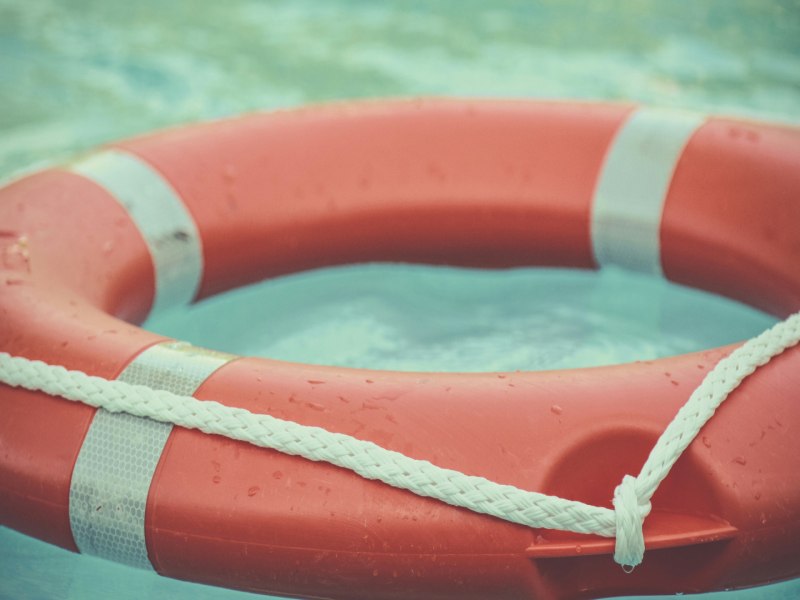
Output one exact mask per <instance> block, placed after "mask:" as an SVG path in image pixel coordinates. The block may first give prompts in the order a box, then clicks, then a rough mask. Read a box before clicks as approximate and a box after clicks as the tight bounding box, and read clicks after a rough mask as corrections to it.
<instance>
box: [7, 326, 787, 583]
mask: <svg viewBox="0 0 800 600" xmlns="http://www.w3.org/2000/svg"><path fill="white" fill-rule="evenodd" d="M798 342H800V313H798V314H795V315H793V316H792V317H790V318H789V319H787V320H786V321H784V322H782V323H779V324H777V325H775V326H774V327H773V328H772V329H770V330H768V331H766V332H764V333H762V334H761V335H759V336H758V337H756V338H754V339H752V340H750V341H749V342H747V343H745V344H744V345H743V346H741V347H739V348H738V349H737V350H735V351H734V352H733V353H732V354H731V355H730V356H728V357H727V358H725V359H723V360H721V361H720V362H719V364H718V365H717V366H716V367H715V368H714V369H713V370H712V371H710V372H709V373H708V375H707V376H706V378H705V379H704V380H703V382H702V384H701V385H700V386H699V387H698V388H697V389H696V390H695V391H694V393H693V394H692V395H691V397H690V398H689V401H688V402H687V403H686V405H684V406H683V407H682V408H681V409H680V410H679V411H678V413H677V415H676V416H675V418H674V420H673V421H672V422H671V423H670V424H669V426H668V427H667V428H666V430H665V431H664V433H663V434H662V436H661V437H660V438H659V440H658V442H657V443H656V445H655V447H654V448H653V450H652V452H651V453H650V456H649V457H648V459H647V461H646V462H645V464H644V466H643V468H642V471H641V474H640V475H639V476H638V477H632V476H630V475H626V476H625V478H624V479H623V481H622V483H621V484H620V485H619V486H618V487H617V489H616V491H615V494H614V510H611V509H608V508H602V507H597V506H591V505H588V504H584V503H582V502H575V501H572V500H565V499H563V498H558V497H555V496H548V495H546V494H540V493H538V492H531V491H526V490H521V489H519V488H516V487H514V486H510V485H503V484H498V483H495V482H492V481H489V480H487V479H484V478H483V477H475V476H471V475H466V474H464V473H461V472H458V471H454V470H451V469H444V468H441V467H437V466H435V465H433V464H431V463H429V462H428V461H425V460H416V459H413V458H409V457H407V456H405V455H403V454H400V453H398V452H394V451H392V450H387V449H385V448H381V447H380V446H377V445H376V444H373V443H372V442H367V441H363V440H358V439H356V438H353V437H351V436H348V435H343V434H339V433H332V432H329V431H326V430H324V429H321V428H319V427H310V426H305V425H299V424H297V423H294V422H291V421H285V420H282V419H277V418H275V417H272V416H269V415H261V414H255V413H251V412H249V411H247V410H245V409H241V408H231V407H227V406H224V405H222V404H220V403H218V402H214V401H200V400H197V399H195V398H192V397H191V396H179V395H176V394H172V393H170V392H167V391H163V390H153V389H151V388H148V387H144V386H137V385H131V384H128V383H124V382H121V381H108V380H106V379H103V378H100V377H95V376H92V375H87V374H85V373H82V372H80V371H70V370H67V369H65V368H64V367H60V366H52V365H48V364H45V363H43V362H41V361H32V360H28V359H26V358H22V357H15V356H11V355H9V354H7V353H3V352H0V382H3V383H5V384H7V385H10V386H13V387H21V388H25V389H28V390H32V391H41V392H44V393H46V394H49V395H52V396H59V397H61V398H65V399H67V400H73V401H79V402H83V403H85V404H88V405H90V406H95V407H101V408H104V409H105V410H108V411H111V412H126V413H130V414H132V415H136V416H139V417H147V418H150V419H154V420H157V421H164V422H169V423H174V424H175V425H179V426H181V427H186V428H189V429H199V430H200V431H204V432H205V433H210V434H216V435H221V436H225V437H227V438H230V439H235V440H241V441H244V442H248V443H250V444H253V445H255V446H260V447H263V448H271V449H274V450H278V451H279V452H283V453H286V454H291V455H296V456H302V457H303V458H306V459H309V460H313V461H322V462H327V463H330V464H333V465H336V466H338V467H343V468H345V469H349V470H351V471H354V472H355V473H357V474H358V475H360V476H362V477H364V478H366V479H375V480H379V481H382V482H384V483H386V484H388V485H391V486H394V487H397V488H401V489H405V490H408V491H411V492H413V493H415V494H418V495H420V496H427V497H430V498H436V499H438V500H441V501H443V502H446V503H448V504H451V505H454V506H459V507H462V508H468V509H470V510H473V511H475V512H479V513H484V514H487V515H492V516H495V517H499V518H501V519H505V520H507V521H511V522H513V523H519V524H522V525H527V526H529V527H535V528H544V529H560V530H565V531H573V532H577V533H594V534H597V535H600V536H604V537H616V550H615V554H614V559H615V560H616V561H617V562H618V563H619V564H621V565H623V566H625V567H628V568H632V567H634V566H635V565H638V564H639V563H640V562H641V561H642V557H643V555H644V538H643V535H642V523H643V521H644V519H645V518H646V517H647V515H648V514H649V513H650V499H651V498H652V496H653V494H654V493H655V491H656V489H657V488H658V485H659V484H660V483H661V481H662V480H663V479H664V478H665V477H666V476H667V474H668V473H669V470H670V469H671V468H672V465H673V464H674V463H675V461H676V460H677V459H678V457H679V456H680V455H681V453H682V452H683V451H684V450H685V449H686V447H687V446H688V445H689V444H690V443H691V441H692V440H693V439H694V437H695V436H696V435H697V433H698V432H699V431H700V429H701V428H702V427H703V425H704V424H705V423H706V421H707V420H708V419H709V418H711V416H712V415H713V414H714V411H715V410H716V409H717V407H718V406H719V405H720V404H721V403H722V402H723V401H724V400H725V398H726V397H727V396H728V395H729V394H730V393H731V392H732V391H733V390H734V389H735V388H736V387H737V386H738V385H739V384H740V383H741V382H742V380H743V379H744V378H745V377H747V376H748V375H750V374H751V373H753V371H755V370H756V369H757V368H758V367H760V366H761V365H764V364H766V363H767V362H768V361H769V360H770V359H771V358H772V357H774V356H776V355H778V354H780V353H781V352H783V351H784V350H785V349H787V348H789V347H791V346H794V345H796V344H797V343H798Z"/></svg>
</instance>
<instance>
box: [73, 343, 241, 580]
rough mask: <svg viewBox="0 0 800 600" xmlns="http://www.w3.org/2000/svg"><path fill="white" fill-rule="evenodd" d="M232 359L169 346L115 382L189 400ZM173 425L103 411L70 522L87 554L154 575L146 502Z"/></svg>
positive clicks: (79, 472) (149, 352) (77, 475)
mask: <svg viewBox="0 0 800 600" xmlns="http://www.w3.org/2000/svg"><path fill="white" fill-rule="evenodd" d="M234 358H235V356H233V355H230V354H223V353H221V352H214V351H211V350H205V349H203V348H197V347H195V346H192V345H191V344H187V343H185V342H174V341H173V342H164V343H162V344H158V345H156V346H151V347H150V348H148V349H146V350H145V351H143V352H142V353H141V354H139V356H137V357H136V358H135V359H134V360H133V361H132V362H131V363H130V364H129V365H128V366H127V367H126V368H125V370H123V371H122V373H120V375H119V377H117V379H118V380H119V381H124V382H126V383H131V384H136V385H145V386H147V387H150V388H153V389H160V390H167V391H170V392H173V393H175V394H181V395H192V394H194V392H195V391H196V390H197V388H198V387H199V386H200V384H202V383H203V382H204V381H205V380H206V379H207V378H208V377H209V375H211V374H212V373H213V372H214V371H216V370H217V369H218V368H220V367H221V366H222V365H224V364H225V363H227V362H229V361H230V360H232V359H234ZM171 431H172V424H170V423H160V422H158V421H153V420H150V419H145V418H141V417H134V416H132V415H129V414H126V413H110V412H108V411H106V410H103V409H99V410H98V411H97V412H96V413H95V416H94V419H93V420H92V424H91V426H90V427H89V430H88V431H87V432H86V437H85V438H84V441H83V445H82V446H81V450H80V452H79V453H78V459H77V461H76V462H75V467H74V469H73V472H72V481H71V482H70V489H69V520H70V526H71V527H72V536H73V538H74V539H75V544H76V545H77V546H78V549H79V550H80V551H81V552H82V553H84V554H93V555H95V556H101V557H103V558H107V559H110V560H113V561H116V562H121V563H125V564H128V565H131V566H134V567H140V568H145V569H152V568H153V567H152V564H151V563H150V559H149V557H148V553H147V543H146V539H145V511H146V509H147V496H148V493H149V491H150V484H151V482H152V480H153V474H154V473H155V470H156V466H157V465H158V461H159V459H160V458H161V453H162V451H163V449H164V446H165V444H166V443H167V439H168V438H169V434H170V432H171Z"/></svg>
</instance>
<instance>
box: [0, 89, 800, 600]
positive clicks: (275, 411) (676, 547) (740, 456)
mask: <svg viewBox="0 0 800 600" xmlns="http://www.w3.org/2000/svg"><path fill="white" fill-rule="evenodd" d="M798 194H800V131H798V130H796V129H792V128H789V127H781V126H772V125H764V124H755V123H743V122H739V121H735V120H729V119H722V118H700V117H697V116H693V115H683V114H674V113H667V112H661V111H652V110H648V109H637V108H635V107H632V106H618V105H595V104H580V103H536V102H502V101H452V100H425V101H391V102H373V103H361V104H342V105H335V106H329V107H318V108H311V109H305V110H297V111H289V112H280V113H274V114H264V115H252V116H247V117H244V118H241V119H236V120H231V121H224V122H218V123H212V124H207V125H199V126H195V127H189V128H185V129H177V130H174V131H168V132H164V133H157V134H154V135H151V136H146V137H143V138H139V139H135V140H131V141H125V142H121V143H118V144H114V145H112V146H110V147H109V148H107V149H104V150H102V151H100V152H99V153H97V154H95V155H92V156H89V157H86V158H84V159H81V160H80V161H77V162H76V163H74V164H72V165H69V166H67V167H65V168H61V169H50V170H47V171H43V172H40V173H36V174H33V175H30V176H27V177H25V178H22V179H20V180H18V181H15V182H13V183H11V184H9V185H8V186H7V187H5V188H3V189H0V257H2V263H0V315H1V316H2V318H0V350H2V351H4V352H8V353H10V354H15V355H20V356H24V357H27V358H31V359H38V360H43V361H45V362H49V363H54V364H61V365H64V366H66V367H67V368H70V369H77V370H81V371H85V372H87V373H90V374H94V375H99V376H102V377H105V378H109V379H114V378H122V379H126V380H128V381H132V382H146V383H149V384H151V385H154V386H161V387H167V388H169V389H172V390H173V391H175V390H177V391H180V392H181V393H187V394H194V395H195V396H196V397H197V398H199V399H201V400H202V399H215V400H217V401H220V402H223V403H225V404H227V405H229V406H241V407H244V408H247V409H249V410H250V411H252V412H256V413H268V414H272V415H274V416H278V417H280V418H283V419H286V420H291V421H296V422H298V423H301V424H308V425H316V426H319V427H323V428H325V429H328V430H330V431H335V432H341V433H346V434H349V435H352V436H355V437H357V438H360V439H364V440H370V441H373V442H375V443H377V444H379V445H380V446H383V447H386V448H390V449H394V450H397V451H400V452H402V453H404V454H406V455H409V456H412V457H415V458H420V459H426V460H429V461H431V462H433V463H435V464H437V465H440V466H444V467H448V468H452V469H457V470H459V471H463V472H465V473H468V474H473V475H481V476H484V477H487V478H490V479H492V480H494V481H499V482H502V483H508V484H512V485H515V486H518V487H521V488H524V489H528V490H537V491H543V492H546V493H550V494H554V495H558V496H562V497H564V498H569V499H574V500H580V501H584V502H587V503H590V504H595V505H601V506H610V502H611V498H612V496H613V490H614V487H615V486H616V485H617V484H618V483H619V481H620V480H621V478H622V476H623V475H624V474H626V473H631V472H636V471H638V468H639V467H640V466H641V464H642V462H643V461H644V458H645V457H646V455H647V452H648V451H649V449H650V448H651V447H652V445H653V442H654V441H655V439H656V438H658V436H659V435H660V433H661V431H662V430H663V429H664V427H665V425H666V424H667V423H668V422H669V421H670V419H671V418H672V416H673V415H674V414H675V412H676V411H677V409H678V408H679V407H680V406H681V405H682V404H683V403H684V402H685V401H686V399H687V398H688V396H689V394H690V393H691V391H692V390H693V389H694V388H695V387H696V386H697V385H698V384H699V383H700V381H701V380H702V378H703V376H704V375H705V373H706V372H707V371H708V370H709V369H710V368H711V367H713V366H714V365H715V364H716V363H717V362H718V361H719V360H720V359H721V358H722V357H724V356H726V355H727V354H728V353H729V352H730V351H731V349H732V348H731V347H727V348H717V349H711V350H708V351H706V352H701V353H695V354H690V355H685V356H679V357H674V358H668V359H663V360H658V361H652V362H642V363H635V364H629V365H621V366H615V367H603V368H595V369H586V370H577V371H555V372H541V373H519V372H515V373H480V374H455V373H452V374H415V373H393V372H377V371H366V370H353V369H338V368H332V367H319V366H309V365H300V364H291V363H284V362H279V361H269V360H263V359H253V358H239V357H232V356H228V355H223V354H219V353H214V352H210V351H205V350H201V349H196V348H191V347H188V346H187V345H184V344H179V343H174V342H172V341H169V340H164V339H163V338H161V337H159V336H157V335H156V334H153V333H150V332H148V331H144V330H142V329H140V328H138V327H137V326H136V325H135V324H136V323H141V322H142V321H143V319H144V318H145V317H146V315H147V314H148V313H149V312H150V310H151V309H152V308H153V307H155V308H160V307H161V306H163V305H167V304H175V303H178V304H179V303H182V302H190V301H193V300H196V299H199V298H203V297H206V296H209V295H211V294H215V293H218V292H221V291H223V290H226V289H230V288H232V287H236V286H239V285H242V284H245V283H248V282H252V281H256V280H260V279H263V278H266V277H274V276H278V275H281V274H285V273H292V272H295V271H298V270H302V269H309V268H315V267H321V266H325V265H334V264H341V263H350V262H359V261H411V262H425V263H445V264H455V265H464V266H475V267H498V268H501V267H510V266H518V265H559V266H570V267H582V268H595V267H597V266H599V265H602V264H605V263H621V264H623V265H626V266H628V267H631V268H637V269H642V270H646V271H654V272H656V273H663V275H664V276H666V277H668V278H669V279H670V280H672V281H675V282H678V283H681V284H686V285H691V286H694V287H700V288H703V289H706V290H710V291H712V292H716V293H721V294H724V295H726V296H729V297H732V298H735V299H738V300H742V301H745V302H748V303H750V304H752V305H754V306H757V307H759V308H762V309H764V310H767V311H769V312H771V313H773V314H775V315H779V316H785V315H788V314H789V313H791V312H794V311H797V310H798V309H800V269H798V268H797V264H798V260H800V229H798V228H797V226H796V224H797V223H800V202H797V198H798ZM797 389H800V350H798V349H796V348H795V349H792V350H789V351H787V352H785V353H784V354H783V355H781V356H780V357H778V358H776V359H775V360H774V361H773V362H772V363H770V364H769V365H768V366H767V367H765V368H763V369H761V370H759V371H758V372H757V373H756V374H755V375H754V376H753V377H751V378H750V379H748V380H747V381H746V382H745V383H744V384H743V385H742V386H741V387H740V388H739V389H738V390H737V391H736V392H735V393H734V394H733V395H732V396H731V398H730V400H729V401H728V402H727V403H726V404H725V405H724V406H723V407H722V408H721V409H720V410H719V412H718V414H717V415H716V416H715V417H714V418H713V419H712V421H711V422H709V424H708V425H707V426H706V427H705V428H704V430H703V433H702V437H701V438H699V439H698V440H696V441H695V442H694V443H693V444H692V445H691V446H690V447H689V449H688V450H687V452H686V454H685V455H684V456H683V457H682V458H681V459H680V460H679V461H678V463H677V464H676V466H675V467H674V469H673V472H672V473H671V474H670V476H669V478H668V479H667V480H666V481H665V482H664V483H663V485H662V486H661V488H659V490H658V492H657V494H656V496H655V497H654V499H653V513H652V514H651V516H650V517H649V518H648V520H647V522H646V524H645V540H646V544H647V548H648V550H653V552H652V553H649V554H648V558H647V560H646V561H645V563H643V564H642V565H641V567H640V568H638V569H637V570H636V571H635V572H634V573H633V574H630V575H627V574H625V573H623V572H621V571H620V570H619V569H618V568H615V565H614V564H613V562H612V560H611V558H610V554H611V553H612V551H613V542H611V541H608V540H605V539H601V538H596V537H594V536H584V535H578V534H571V533H570V534H568V533H563V532H554V531H549V530H533V529H529V528H526V527H522V526H519V525H513V524H510V523H506V522H501V521H498V520H496V519H494V518H491V517H488V516H484V515H478V514H474V513H471V512H469V511H466V510H463V509H458V508H454V507H451V506H447V505H444V504H441V503H439V502H437V501H434V500H431V499H424V498H420V497H417V496H414V495H412V494H410V493H408V492H405V491H401V490H397V489H394V488H390V487H387V486H384V485H382V484H380V483H376V482H374V481H367V480H364V479H361V478H359V477H357V476H356V475H354V474H352V473H350V472H347V471H344V470H341V469H338V468H336V467H333V466H330V465H327V464H321V463H312V462H309V461H306V460H303V459H301V458H297V457H290V456H286V455H283V454H279V453H276V452H274V451H268V450H263V449H259V448H254V447H250V446H248V445H246V444H243V443H239V442H233V441H230V440H226V439H222V438H218V437H216V436H209V435H205V434H202V433H199V432H197V431H189V430H185V429H180V428H174V429H172V428H170V427H169V426H164V427H160V428H158V427H156V428H151V427H150V426H149V425H147V424H144V425H142V424H141V423H139V424H137V422H136V420H135V418H133V417H131V418H130V423H127V422H122V421H117V420H116V418H111V417H101V416H100V415H96V414H95V413H96V411H95V410H94V409H92V408H90V407H88V406H84V405H79V404H74V403H68V402H65V401H63V400H60V399H57V398H53V397H49V396H47V395H44V394H41V393H33V392H27V391H23V390H19V389H11V388H8V387H6V386H0V407H2V414H3V419H0V449H2V453H0V456H2V460H0V522H2V523H3V524H4V525H8V526H11V527H13V528H15V529H17V530H19V531H22V532H24V533H27V534H29V535H33V536H35V537H38V538H40V539H43V540H46V541H48V542H50V543H53V544H57V545H59V546H62V547H64V548H68V549H70V550H74V551H78V550H80V551H84V552H94V553H98V554H101V555H105V556H110V557H112V558H116V559H119V560H123V561H125V562H129V563H131V564H137V565H138V566H143V567H145V568H153V569H155V570H156V571H158V572H159V573H161V574H163V575H167V576H170V577H176V578H180V579H189V580H194V581H200V582H204V583H211V584H216V585H223V586H228V587H234V588H241V589H248V590H257V591H262V592H268V593H276V594H292V595H298V596H303V595H305V596H313V597H330V598H365V599H376V598H397V597H411V598H420V597H424V598H461V599H463V598H487V597H491V598H519V597H536V598H539V597H570V596H578V595H586V594H592V595H604V594H606V595H607V594H614V593H625V592H629V593H634V592H644V593H674V592H678V591H701V590H710V589H720V588H729V587H737V586H745V585H754V584H758V583H764V582H768V581H774V580H778V579H783V578H788V577H794V576H798V575H800V560H798V556H800V480H798V478H797V475H796V474H797V472H798V469H800V437H798V436H796V435H791V434H789V433H787V432H788V431H789V429H790V428H791V427H792V426H793V424H794V423H796V421H797V419H798V416H800V407H798V404H797V399H796V397H795V396H796V390H797ZM104 419H105V421H104ZM140 425H141V427H140ZM677 573H680V577H679V578H677V577H676V574H677Z"/></svg>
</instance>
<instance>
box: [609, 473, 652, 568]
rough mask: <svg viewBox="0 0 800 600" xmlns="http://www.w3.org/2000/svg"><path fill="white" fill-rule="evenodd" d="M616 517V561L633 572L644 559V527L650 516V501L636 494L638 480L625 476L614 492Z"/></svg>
mask: <svg viewBox="0 0 800 600" xmlns="http://www.w3.org/2000/svg"><path fill="white" fill-rule="evenodd" d="M613 502H614V517H615V518H616V525H617V540H616V544H615V546H614V560H615V561H616V562H617V564H619V565H622V568H623V569H625V571H626V572H627V573H630V572H631V571H633V569H634V567H636V566H637V565H638V564H639V563H641V562H642V559H643V558H644V532H643V531H642V526H643V524H644V520H645V518H646V517H647V515H649V514H650V509H651V505H650V501H649V500H647V499H645V498H640V497H639V496H638V494H637V493H636V478H635V477H633V476H631V475H625V477H623V478H622V483H620V484H619V485H618V486H617V488H616V489H615V490H614V501H613Z"/></svg>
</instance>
